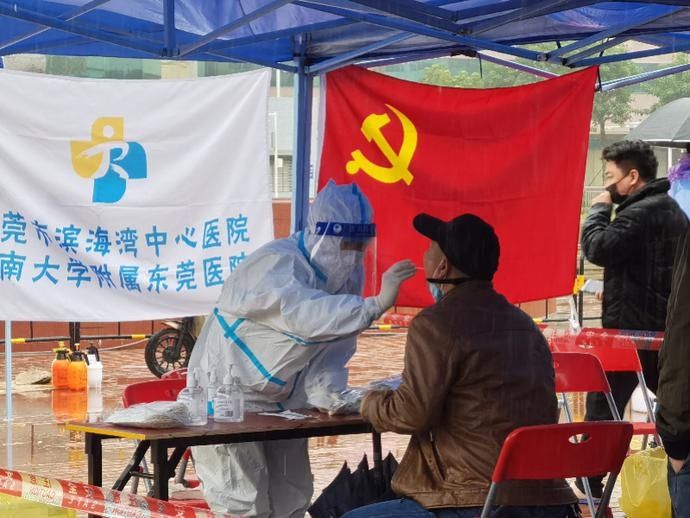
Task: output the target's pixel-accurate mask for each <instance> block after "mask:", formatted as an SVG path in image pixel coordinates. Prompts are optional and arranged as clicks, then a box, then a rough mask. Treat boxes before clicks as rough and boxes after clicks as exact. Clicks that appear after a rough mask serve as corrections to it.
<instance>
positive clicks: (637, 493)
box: [620, 448, 671, 518]
mask: <svg viewBox="0 0 690 518" xmlns="http://www.w3.org/2000/svg"><path fill="white" fill-rule="evenodd" d="M667 462H668V458H667V456H666V452H665V451H664V449H663V448H652V449H648V450H642V451H640V452H638V453H635V454H634V455H630V456H629V457H628V458H627V459H625V462H624V463H623V469H621V474H620V479H621V490H622V491H621V499H620V506H621V509H623V512H625V514H626V515H627V516H628V517H629V518H652V517H654V518H671V497H670V495H669V492H668V482H667V478H666V477H667V467H666V464H667Z"/></svg>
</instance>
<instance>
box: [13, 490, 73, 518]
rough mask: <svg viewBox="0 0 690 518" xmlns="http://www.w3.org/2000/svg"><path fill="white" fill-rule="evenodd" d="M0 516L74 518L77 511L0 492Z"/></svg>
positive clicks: (14, 517) (15, 517)
mask: <svg viewBox="0 0 690 518" xmlns="http://www.w3.org/2000/svg"><path fill="white" fill-rule="evenodd" d="M0 516H2V518H27V517H29V516H30V517H31V518H75V517H76V516H77V512H76V511H72V510H70V509H62V508H60V507H54V506H52V505H46V504H39V503H38V502H31V501H30V500H24V499H23V498H19V497H18V496H10V495H4V494H1V493H0Z"/></svg>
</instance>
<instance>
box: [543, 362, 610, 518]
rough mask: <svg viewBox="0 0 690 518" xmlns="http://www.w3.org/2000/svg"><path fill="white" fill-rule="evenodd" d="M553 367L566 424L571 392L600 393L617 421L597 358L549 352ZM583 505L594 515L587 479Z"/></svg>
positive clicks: (602, 369) (584, 480)
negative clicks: (568, 397)
mask: <svg viewBox="0 0 690 518" xmlns="http://www.w3.org/2000/svg"><path fill="white" fill-rule="evenodd" d="M552 356H553V367H554V371H555V374H556V378H555V381H556V392H561V393H562V394H563V409H564V410H565V415H566V417H567V419H568V422H569V423H572V422H573V414H572V412H571V411H570V405H569V404H568V399H567V398H566V397H565V395H566V394H567V393H573V392H601V393H603V394H604V396H605V397H606V402H607V403H608V405H609V410H610V411H611V415H612V416H613V417H614V419H615V420H616V421H620V420H621V418H620V416H619V415H618V409H617V408H616V403H615V401H614V400H613V396H612V395H611V386H610V385H609V380H608V379H606V373H605V372H604V368H603V367H602V366H601V362H600V361H599V358H597V357H596V356H594V355H593V354H588V353H552ZM582 486H583V487H584V490H585V496H586V499H587V505H588V507H589V511H590V515H591V516H594V514H595V510H596V507H595V505H594V497H593V496H592V490H591V488H590V485H589V480H588V479H587V478H583V479H582Z"/></svg>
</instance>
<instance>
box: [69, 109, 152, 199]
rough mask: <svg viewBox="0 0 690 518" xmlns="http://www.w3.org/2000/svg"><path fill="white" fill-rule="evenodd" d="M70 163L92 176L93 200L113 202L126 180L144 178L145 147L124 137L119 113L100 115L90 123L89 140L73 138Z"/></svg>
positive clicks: (117, 197) (78, 171)
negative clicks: (115, 115) (115, 114)
mask: <svg viewBox="0 0 690 518" xmlns="http://www.w3.org/2000/svg"><path fill="white" fill-rule="evenodd" d="M70 147H71V151H72V167H73V168H74V171H75V172H76V173H77V174H78V175H79V176H81V177H82V178H84V179H87V180H93V197H92V201H93V202H94V203H117V202H118V201H120V200H121V199H122V197H123V196H124V195H125V192H126V190H127V180H142V179H145V178H146V170H147V168H146V151H144V147H143V146H142V145H141V144H139V143H138V142H127V141H125V121H124V118H123V117H101V118H99V119H96V121H95V122H94V123H93V126H92V127H91V140H73V141H72V142H70Z"/></svg>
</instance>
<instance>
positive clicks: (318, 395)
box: [309, 387, 367, 415]
mask: <svg viewBox="0 0 690 518" xmlns="http://www.w3.org/2000/svg"><path fill="white" fill-rule="evenodd" d="M366 392H367V391H366V389H363V388H356V387H351V388H347V389H345V390H341V391H337V392H327V391H326V390H318V388H317V389H316V390H314V391H313V393H312V394H310V396H309V404H310V405H312V406H313V407H315V408H317V409H318V410H320V411H321V412H327V413H328V415H347V414H357V413H359V405H360V403H361V402H362V398H363V397H364V394H366Z"/></svg>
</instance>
